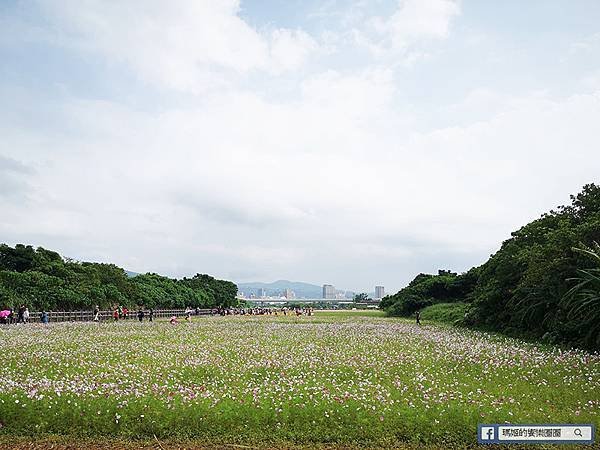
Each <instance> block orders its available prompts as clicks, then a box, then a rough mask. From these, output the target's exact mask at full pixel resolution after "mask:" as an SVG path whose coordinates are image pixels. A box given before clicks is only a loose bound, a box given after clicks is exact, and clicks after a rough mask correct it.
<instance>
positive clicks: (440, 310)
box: [421, 302, 469, 324]
mask: <svg viewBox="0 0 600 450" xmlns="http://www.w3.org/2000/svg"><path fill="white" fill-rule="evenodd" d="M468 307H469V305H468V304H467V303H463V302H456V303H438V304H436V305H431V306H428V307H427V308H425V309H423V310H422V311H421V319H422V320H431V321H434V322H443V323H449V324H459V323H461V322H462V321H463V319H464V317H465V314H466V312H467V309H468Z"/></svg>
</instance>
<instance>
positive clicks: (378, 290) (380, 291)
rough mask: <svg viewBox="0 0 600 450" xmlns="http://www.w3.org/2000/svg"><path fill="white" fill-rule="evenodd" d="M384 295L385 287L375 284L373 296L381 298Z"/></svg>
mask: <svg viewBox="0 0 600 450" xmlns="http://www.w3.org/2000/svg"><path fill="white" fill-rule="evenodd" d="M383 297H385V289H384V287H383V286H375V298H376V299H382V298H383Z"/></svg>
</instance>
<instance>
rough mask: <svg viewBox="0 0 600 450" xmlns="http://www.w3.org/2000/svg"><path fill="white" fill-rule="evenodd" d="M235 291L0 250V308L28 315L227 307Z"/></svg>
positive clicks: (227, 285)
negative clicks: (115, 308) (24, 307)
mask: <svg viewBox="0 0 600 450" xmlns="http://www.w3.org/2000/svg"><path fill="white" fill-rule="evenodd" d="M236 294H237V287H236V285H235V284H234V283H232V282H230V281H224V280H217V279H215V278H213V277H211V276H209V275H200V274H198V275H196V276H194V277H193V278H191V279H186V278H184V279H183V280H175V279H171V278H167V277H163V276H160V275H156V274H145V275H138V276H136V277H133V278H130V277H128V276H127V273H126V272H125V270H123V269H122V268H120V267H117V266H115V265H114V264H100V263H89V262H82V263H80V262H74V261H71V260H63V258H62V257H61V256H60V255H59V254H58V253H56V252H53V251H50V250H46V249H44V248H42V247H38V248H37V249H34V248H33V247H32V246H29V245H28V246H25V245H22V244H17V245H16V246H15V247H14V248H12V247H10V246H8V245H5V244H2V245H0V308H2V309H4V308H6V307H12V308H14V309H16V308H17V306H18V305H20V304H22V303H25V304H27V305H28V306H29V308H30V309H32V310H42V309H46V310H55V311H56V310H77V309H90V308H93V307H94V306H95V305H99V306H100V308H104V309H108V308H111V307H113V306H114V305H116V304H121V305H126V306H129V307H135V306H136V305H145V306H146V307H153V308H158V307H166V308H183V307H186V306H191V307H194V308H195V307H205V308H206V307H214V306H224V307H227V306H232V305H234V304H235V302H236V299H235V296H236Z"/></svg>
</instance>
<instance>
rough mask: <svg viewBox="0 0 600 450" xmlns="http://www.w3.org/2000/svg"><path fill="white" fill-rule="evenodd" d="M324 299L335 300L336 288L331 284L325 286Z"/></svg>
mask: <svg viewBox="0 0 600 450" xmlns="http://www.w3.org/2000/svg"><path fill="white" fill-rule="evenodd" d="M323 298H325V299H335V287H334V286H332V285H331V284H324V285H323Z"/></svg>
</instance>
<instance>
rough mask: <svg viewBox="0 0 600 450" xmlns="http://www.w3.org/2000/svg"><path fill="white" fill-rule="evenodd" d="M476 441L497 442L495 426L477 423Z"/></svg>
mask: <svg viewBox="0 0 600 450" xmlns="http://www.w3.org/2000/svg"><path fill="white" fill-rule="evenodd" d="M477 434H478V436H477V437H478V439H477V440H478V441H479V443H480V444H492V443H496V442H498V436H497V433H496V427H495V426H490V425H479V433H477Z"/></svg>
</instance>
